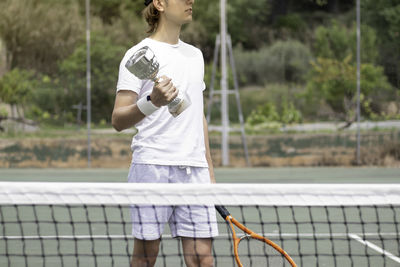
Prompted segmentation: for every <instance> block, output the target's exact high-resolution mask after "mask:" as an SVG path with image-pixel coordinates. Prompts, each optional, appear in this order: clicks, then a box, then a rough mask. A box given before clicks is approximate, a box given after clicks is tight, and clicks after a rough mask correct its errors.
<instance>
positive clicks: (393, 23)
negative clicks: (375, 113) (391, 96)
mask: <svg viewBox="0 0 400 267" xmlns="http://www.w3.org/2000/svg"><path fill="white" fill-rule="evenodd" d="M361 12H362V19H363V21H364V23H367V24H368V25H370V26H371V27H373V28H374V29H376V32H377V36H378V40H379V50H380V51H379V63H380V64H381V65H382V66H384V67H385V73H386V74H387V75H388V77H389V81H390V82H391V83H392V84H393V85H394V86H397V88H400V49H399V47H400V38H399V37H400V30H399V29H400V1H399V0H363V1H361Z"/></svg>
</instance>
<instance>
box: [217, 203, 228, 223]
mask: <svg viewBox="0 0 400 267" xmlns="http://www.w3.org/2000/svg"><path fill="white" fill-rule="evenodd" d="M215 209H216V210H217V211H218V213H219V214H220V215H221V216H222V218H224V220H226V217H228V216H229V215H231V214H230V212H229V211H228V210H227V209H226V208H225V207H224V206H215Z"/></svg>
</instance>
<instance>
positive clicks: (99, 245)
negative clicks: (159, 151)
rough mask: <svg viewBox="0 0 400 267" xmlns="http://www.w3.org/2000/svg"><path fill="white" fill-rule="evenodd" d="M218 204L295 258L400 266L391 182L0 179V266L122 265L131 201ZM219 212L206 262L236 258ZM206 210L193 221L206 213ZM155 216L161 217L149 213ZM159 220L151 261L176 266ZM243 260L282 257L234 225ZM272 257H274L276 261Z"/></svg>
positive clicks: (177, 256) (178, 257)
mask: <svg viewBox="0 0 400 267" xmlns="http://www.w3.org/2000/svg"><path fill="white" fill-rule="evenodd" d="M144 204H145V205H150V206H151V207H154V208H155V207H158V206H173V207H178V206H193V205H197V206H205V207H209V206H210V205H225V206H226V207H227V208H228V210H229V211H230V213H231V214H232V216H233V217H235V218H236V219H237V220H238V221H239V222H241V223H242V224H244V225H246V226H247V227H248V228H250V229H251V230H253V231H254V232H256V233H259V234H260V235H262V236H265V237H267V238H268V239H270V240H272V241H274V242H275V243H277V244H278V245H279V246H281V247H282V248H283V249H284V250H285V251H286V252H287V253H288V254H289V255H290V256H291V257H292V258H293V260H294V261H295V262H296V264H297V265H298V266H340V267H343V266H399V265H400V245H399V244H400V234H399V228H400V186H399V185H393V184H387V185H377V184H374V185H372V184H368V185H366V184H356V185H353V184H345V185H339V184H312V185H311V184H292V185H284V184H216V185H176V184H174V185H172V184H164V185H156V184H125V183H123V184H119V183H109V184H107V183H104V184H103V183H90V184H85V183H7V182H4V183H0V235H1V237H0V266H129V262H130V258H131V257H132V249H133V237H132V235H131V232H132V226H131V212H130V208H131V207H132V206H137V207H142V205H144ZM217 218H218V228H219V235H218V236H217V237H215V238H213V249H212V253H213V256H214V265H215V266H236V265H235V259H234V255H233V242H232V237H231V234H230V231H229V229H228V226H227V224H226V223H225V221H224V220H222V218H220V217H219V215H218V214H217ZM209 220H210V219H209V217H207V218H204V221H200V220H197V221H196V222H194V223H198V222H203V223H210V221H209ZM157 223H160V224H162V222H157ZM169 231H170V230H169V229H168V227H167V228H165V230H164V231H163V234H162V241H161V244H160V250H159V254H158V258H157V261H156V266H185V263H184V256H183V250H182V246H181V242H180V240H179V239H177V238H173V237H172V236H171V233H170V232H169ZM237 234H238V236H241V237H242V238H243V240H242V241H241V242H240V246H239V255H240V259H241V261H242V263H243V265H244V266H289V265H288V264H287V263H281V262H282V261H281V260H280V259H279V257H280V256H279V255H277V254H276V253H274V252H272V251H271V250H270V248H269V247H268V246H265V245H263V244H261V245H260V244H259V243H258V241H251V239H248V238H247V237H246V236H245V235H243V234H242V233H241V231H240V230H237ZM277 262H278V263H277Z"/></svg>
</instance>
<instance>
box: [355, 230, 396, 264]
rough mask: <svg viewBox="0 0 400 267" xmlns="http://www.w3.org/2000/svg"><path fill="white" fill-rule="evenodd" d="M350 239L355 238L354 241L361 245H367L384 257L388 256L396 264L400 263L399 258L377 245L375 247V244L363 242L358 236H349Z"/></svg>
mask: <svg viewBox="0 0 400 267" xmlns="http://www.w3.org/2000/svg"><path fill="white" fill-rule="evenodd" d="M349 237H351V238H353V239H354V240H356V241H358V242H360V243H361V244H363V245H365V246H367V247H369V248H371V249H373V250H375V251H377V252H379V253H381V254H382V255H384V256H387V257H388V258H390V259H392V260H394V261H395V262H398V263H400V258H399V257H397V256H395V255H393V254H392V253H390V252H388V251H386V250H384V249H382V248H380V247H378V246H377V245H375V244H373V243H371V242H369V241H365V240H363V239H362V238H361V237H359V236H358V235H355V234H349Z"/></svg>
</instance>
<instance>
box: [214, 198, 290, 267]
mask: <svg viewBox="0 0 400 267" xmlns="http://www.w3.org/2000/svg"><path fill="white" fill-rule="evenodd" d="M215 208H216V209H217V211H218V213H219V214H220V215H221V216H222V218H223V219H224V220H225V221H226V222H227V224H228V226H229V228H230V230H231V232H232V238H233V252H234V255H235V260H236V263H237V265H238V266H239V267H243V264H242V261H241V260H240V258H239V256H240V254H241V253H243V252H241V251H243V249H241V250H239V244H240V242H241V241H242V240H244V239H247V240H248V244H247V247H248V249H247V250H248V251H249V250H251V251H252V252H253V250H254V251H255V252H254V253H258V252H256V251H259V250H262V251H261V252H260V254H259V255H265V254H266V255H267V258H268V259H265V257H264V259H263V260H264V262H263V264H261V263H260V262H257V260H255V261H256V262H253V260H252V259H250V260H249V265H253V264H255V266H286V265H285V263H286V264H287V263H289V264H290V266H292V267H297V265H296V263H295V262H294V261H293V259H292V258H291V257H290V256H289V254H287V253H286V252H285V251H284V250H283V249H282V248H281V247H280V246H278V245H277V244H275V243H274V242H272V241H271V240H269V239H267V238H265V237H263V236H261V235H259V234H256V233H254V232H253V231H252V230H250V229H248V228H247V227H246V226H244V225H243V224H241V223H240V222H238V221H237V220H236V219H235V218H233V217H232V215H231V214H230V213H229V211H228V210H227V209H226V208H225V207H224V206H215ZM234 225H236V226H237V227H238V228H239V229H240V230H242V231H243V232H245V233H246V235H244V236H243V237H237V235H236V231H235V227H234ZM250 243H251V245H250ZM245 250H246V249H245Z"/></svg>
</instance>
